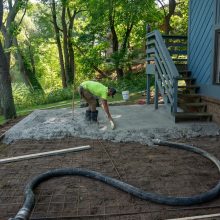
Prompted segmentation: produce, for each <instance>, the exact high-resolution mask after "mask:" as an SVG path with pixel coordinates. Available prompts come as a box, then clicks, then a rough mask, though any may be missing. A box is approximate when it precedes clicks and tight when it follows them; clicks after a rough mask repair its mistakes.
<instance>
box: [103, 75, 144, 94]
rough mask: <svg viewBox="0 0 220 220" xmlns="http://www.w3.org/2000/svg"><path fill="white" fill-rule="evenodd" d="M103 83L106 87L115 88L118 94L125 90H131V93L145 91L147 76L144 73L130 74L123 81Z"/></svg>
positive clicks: (106, 81)
mask: <svg viewBox="0 0 220 220" xmlns="http://www.w3.org/2000/svg"><path fill="white" fill-rule="evenodd" d="M103 83H104V84H105V85H106V86H112V87H115V88H116V89H117V91H118V92H122V91H125V90H129V91H130V92H138V91H143V90H145V88H146V74H145V73H144V72H140V73H128V74H126V75H125V77H124V78H122V79H119V80H104V81H103Z"/></svg>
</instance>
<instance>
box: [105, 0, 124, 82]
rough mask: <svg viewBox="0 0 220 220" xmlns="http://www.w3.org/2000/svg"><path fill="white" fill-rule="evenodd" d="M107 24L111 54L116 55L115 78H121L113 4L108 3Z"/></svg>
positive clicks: (121, 71) (122, 73)
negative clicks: (109, 33) (110, 36)
mask: <svg viewBox="0 0 220 220" xmlns="http://www.w3.org/2000/svg"><path fill="white" fill-rule="evenodd" d="M109 4H110V5H109V15H108V17H109V24H110V30H111V34H112V52H113V54H115V55H116V57H115V69H116V73H117V78H122V77H123V75H124V72H123V69H122V68H120V57H119V43H118V36H117V33H116V30H115V26H114V17H113V16H114V12H113V5H112V4H113V3H112V2H111V1H109Z"/></svg>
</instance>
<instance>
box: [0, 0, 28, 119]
mask: <svg viewBox="0 0 220 220" xmlns="http://www.w3.org/2000/svg"><path fill="white" fill-rule="evenodd" d="M25 5H26V1H22V0H15V1H14V2H12V1H11V0H8V2H7V5H4V4H3V0H0V30H1V38H0V57H1V59H0V93H1V97H2V98H1V103H2V107H3V114H4V117H5V118H6V119H9V118H14V117H16V110H15V106H14V100H13V95H12V87H11V78H10V56H11V52H10V48H11V46H12V42H13V36H15V35H16V33H17V31H18V27H19V24H20V22H18V23H17V22H16V21H15V19H16V15H17V14H18V12H19V10H21V9H22V8H24V7H25ZM6 8H7V15H6V13H4V10H6ZM3 16H5V17H6V18H5V22H4V23H3Z"/></svg>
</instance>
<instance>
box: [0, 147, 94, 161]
mask: <svg viewBox="0 0 220 220" xmlns="http://www.w3.org/2000/svg"><path fill="white" fill-rule="evenodd" d="M90 148H91V147H90V146H89V145H86V146H80V147H73V148H66V149H62V150H54V151H47V152H43V153H36V154H27V155H22V156H17V157H10V158H5V159H0V164H3V163H11V162H16V161H21V160H29V159H35V158H39V157H46V156H54V155H58V154H64V153H69V152H76V151H82V150H88V149H90Z"/></svg>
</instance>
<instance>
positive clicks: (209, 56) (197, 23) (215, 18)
mask: <svg viewBox="0 0 220 220" xmlns="http://www.w3.org/2000/svg"><path fill="white" fill-rule="evenodd" d="M188 69H189V70H190V71H191V72H192V77H193V78H195V80H196V81H195V82H196V84H197V85H198V86H199V87H200V89H199V91H198V92H199V94H201V95H202V98H203V101H204V102H206V103H209V105H208V111H209V112H211V113H213V117H214V119H216V120H217V121H219V122H220V103H219V102H220V0H190V2H189V28H188ZM214 104H215V106H213V105H214ZM218 109H219V110H218Z"/></svg>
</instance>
